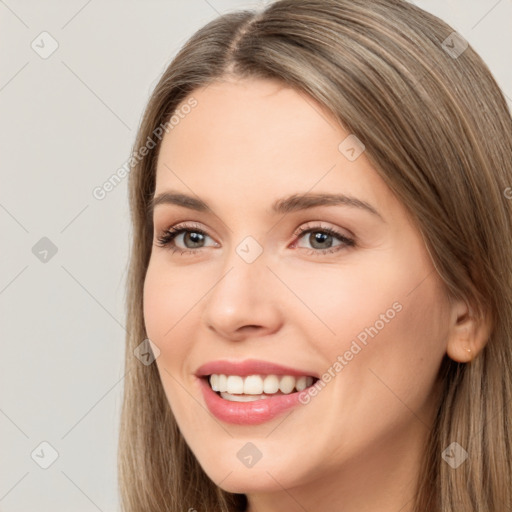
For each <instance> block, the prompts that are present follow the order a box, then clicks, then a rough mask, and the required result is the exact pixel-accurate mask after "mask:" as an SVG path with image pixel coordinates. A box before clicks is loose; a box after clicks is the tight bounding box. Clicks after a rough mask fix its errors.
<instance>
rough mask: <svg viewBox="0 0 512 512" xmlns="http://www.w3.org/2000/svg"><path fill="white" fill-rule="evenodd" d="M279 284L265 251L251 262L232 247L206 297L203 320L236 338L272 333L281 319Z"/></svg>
mask: <svg viewBox="0 0 512 512" xmlns="http://www.w3.org/2000/svg"><path fill="white" fill-rule="evenodd" d="M279 284H280V282H279V280H278V279H277V278H276V277H275V275H274V274H273V272H272V271H271V270H270V269H269V268H268V267H267V264H266V260H265V258H264V254H262V255H260V256H259V257H258V258H257V259H256V260H255V261H253V262H251V263H248V262H246V261H244V260H243V259H242V258H241V257H240V256H239V255H238V254H237V253H236V252H235V251H233V254H231V255H230V257H229V259H228V261H226V265H225V266H223V267H222V273H219V277H218V279H217V280H216V281H215V283H214V284H213V286H212V287H211V289H210V292H209V293H207V295H206V297H205V301H204V302H203V311H202V322H203V323H204V325H205V326H206V327H207V328H208V329H209V330H210V331H213V332H215V333H216V334H217V335H218V336H220V337H222V338H225V339H229V340H233V341H241V340H243V339H246V338H247V337H257V336H265V335H268V334H271V333H273V332H275V331H277V330H278V329H279V328H280V325H281V323H282V313H281V311H280V304H282V301H280V300H279V296H280V293H282V292H283V290H282V289H281V290H280V289H279ZM281 287H282V285H281Z"/></svg>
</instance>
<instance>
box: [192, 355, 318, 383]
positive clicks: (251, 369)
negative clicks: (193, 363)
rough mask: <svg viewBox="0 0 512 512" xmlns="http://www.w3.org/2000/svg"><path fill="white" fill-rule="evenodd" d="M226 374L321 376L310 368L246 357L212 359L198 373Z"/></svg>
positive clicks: (203, 375) (200, 374)
mask: <svg viewBox="0 0 512 512" xmlns="http://www.w3.org/2000/svg"><path fill="white" fill-rule="evenodd" d="M213 373H216V374H224V375H240V377H246V376H247V375H258V374H260V375H293V376H294V377H301V376H302V375H305V376H306V377H307V376H311V377H316V378H319V375H318V374H317V373H315V372H310V371H309V370H301V369H297V368H290V367H287V366H282V365H280V364H275V363H270V362H268V361H260V360H257V359H246V360H245V361H227V360H221V361H211V362H209V363H206V364H203V365H202V366H200V367H199V368H198V369H197V371H196V375H197V376H198V377H205V376H206V375H212V374H213Z"/></svg>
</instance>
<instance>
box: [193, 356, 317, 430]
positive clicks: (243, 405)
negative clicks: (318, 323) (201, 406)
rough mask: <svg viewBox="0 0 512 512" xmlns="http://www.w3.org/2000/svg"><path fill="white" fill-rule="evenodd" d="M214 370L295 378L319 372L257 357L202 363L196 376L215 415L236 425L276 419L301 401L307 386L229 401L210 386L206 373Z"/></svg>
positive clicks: (216, 372) (241, 374)
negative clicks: (295, 390)
mask: <svg viewBox="0 0 512 512" xmlns="http://www.w3.org/2000/svg"><path fill="white" fill-rule="evenodd" d="M214 373H215V374H224V375H240V376H241V377H245V376H247V375H269V374H270V375H293V376H295V377H300V376H303V375H304V376H311V377H315V378H318V374H316V373H315V372H310V371H309V370H300V369H297V368H290V367H286V366H282V365H279V364H274V363H270V362H268V361H259V360H256V359H247V360H245V361H227V360H224V361H211V362H209V363H206V364H203V365H202V366H200V367H199V368H198V369H197V371H196V376H197V377H198V381H199V386H200V389H201V392H202V394H203V398H204V401H205V402H206V406H207V407H208V409H209V410H210V412H211V413H212V414H213V415H214V416H215V417H216V418H218V419H220V420H222V421H225V422H227V423H233V424H237V425H258V424H260V423H264V422H266V421H269V420H271V419H273V418H275V417H276V416H278V415H279V414H281V413H282V412H284V411H286V410H287V409H290V408H291V407H295V406H296V405H299V404H300V403H301V402H300V400H299V397H300V395H301V393H306V392H307V389H308V388H306V389H305V390H303V391H300V392H294V393H290V394H288V395H275V396H273V397H271V398H264V399H261V400H254V401H253V402H230V401H229V400H224V398H222V397H221V396H220V395H218V394H217V393H216V392H215V391H213V390H212V388H211V387H210V384H209V383H208V378H207V376H208V375H212V374H214Z"/></svg>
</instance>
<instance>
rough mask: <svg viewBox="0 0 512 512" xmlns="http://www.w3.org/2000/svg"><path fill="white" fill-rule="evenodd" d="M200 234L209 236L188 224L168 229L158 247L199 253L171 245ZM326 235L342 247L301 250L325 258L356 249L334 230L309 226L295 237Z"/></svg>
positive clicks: (301, 228) (349, 240) (186, 252)
mask: <svg viewBox="0 0 512 512" xmlns="http://www.w3.org/2000/svg"><path fill="white" fill-rule="evenodd" d="M187 232H189V233H200V234H201V235H204V236H209V235H208V234H207V233H206V232H205V231H203V230H202V229H201V228H199V227H198V226H195V225H187V224H178V225H177V226H173V227H170V228H168V229H166V230H165V231H164V232H163V233H162V234H161V235H160V236H159V237H158V238H157V241H158V243H157V244H156V245H157V246H158V247H164V248H168V249H169V250H170V251H171V252H172V253H173V254H174V253H175V252H178V251H180V255H183V254H188V253H197V252H199V250H200V249H204V248H205V247H199V248H198V249H180V248H178V247H176V246H175V245H171V243H172V242H173V241H174V239H175V238H176V237H177V236H178V235H180V234H181V233H187ZM312 232H313V233H316V232H318V233H324V234H327V235H330V236H333V237H335V238H337V239H338V240H339V241H340V242H343V243H342V244H341V245H338V246H336V247H334V248H329V249H307V248H305V247H300V248H299V249H305V250H306V251H308V254H309V255H314V256H323V255H325V254H329V253H335V252H338V251H340V250H342V249H343V248H347V247H355V245H356V244H355V241H354V240H353V239H352V238H348V237H347V236H345V235H343V234H341V233H339V232H338V231H336V230H334V229H332V228H323V227H321V226H313V227H311V226H307V227H300V228H299V229H298V230H297V231H296V232H295V233H294V236H295V237H297V238H301V237H302V236H304V235H305V234H307V233H312Z"/></svg>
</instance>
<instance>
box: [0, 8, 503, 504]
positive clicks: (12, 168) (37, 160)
mask: <svg viewBox="0 0 512 512" xmlns="http://www.w3.org/2000/svg"><path fill="white" fill-rule="evenodd" d="M264 3H265V2H263V1H261V2H245V1H235V0H208V1H206V0H188V1H185V0H182V1H176V0H174V1H162V0H161V1H157V0H153V1H146V2H143V1H141V0H139V1H133V0H132V1H120V0H118V1H106V0H104V1H99V0H89V1H85V0H72V1H67V2H58V1H56V0H54V1H35V0H32V1H21V0H5V1H2V0H0V38H1V46H0V52H1V66H0V130H1V132H0V144H1V146H0V169H1V181H0V228H1V233H2V234H1V240H2V244H1V248H0V253H1V255H2V260H1V267H0V312H1V329H2V330H1V340H2V350H1V357H0V391H1V394H0V440H1V452H0V453H1V457H0V511H2V512H21V511H23V512H28V511H33V510H38V511H39V512H45V511H52V512H59V511H70V510H73V511H75V512H80V511H83V512H94V511H97V510H100V511H103V512H106V511H115V510H118V497H117V487H116V486H117V480H116V450H117V435H118V418H119V412H120V404H121V393H122V386H123V357H124V335H125V330H124V327H123V326H124V323H125V314H124V280H125V277H126V266H127V256H128V247H129V240H130V225H129V212H128V208H127V194H126V192H127V190H126V180H124V182H123V183H121V184H120V185H119V186H118V187H116V189H114V190H113V191H112V192H110V193H109V194H108V195H107V197H106V198H105V199H104V200H102V201H99V200H97V199H95V198H94V197H93V195H92V190H93V188H94V187H96V186H100V185H101V184H102V183H103V182H104V181H106V180H107V179H108V178H109V176H110V175H111V174H113V173H114V172H115V171H116V170H117V169H118V167H120V166H121V165H122V164H123V163H124V162H125V161H126V159H127V158H128V156H129V153H130V150H131V145H132V143H133V140H134V137H135V133H136V130H137V126H138V123H139V121H140V117H141V115H142V111H143V108H144V106H145V104H146V101H147V99H148V97H149V93H150V91H151V90H152V88H153V87H154V85H155V84H156V82H157V80H158V78H159V76H160V74H161V73H162V72H163V70H164V69H165V67H166V66H167V64H168V63H169V62H170V60H171V59H172V57H173V56H174V55H175V53H176V52H177V50H178V49H179V48H180V47H181V46H182V44H183V43H184V42H185V40H186V39H187V38H188V37H189V36H190V35H192V33H193V32H194V31H195V30H196V29H198V28H199V27H201V26H202V25H204V24H205V23H206V22H208V21H209V20H211V19H213V18H214V17H216V16H217V15H218V14H220V13H224V12H226V11H229V10H233V9H238V8H252V7H257V6H261V5H263V4H264ZM415 3H416V4H417V5H419V6H420V7H422V8H424V9H426V10H428V11H430V12H432V13H434V14H436V15H438V16H440V17H441V18H443V19H444V20H446V21H447V22H448V23H450V24H451V25H452V26H453V27H454V29H455V30H457V31H458V32H459V33H460V34H461V35H463V37H464V38H465V39H467V40H468V41H469V42H470V44H472V45H473V46H474V48H475V49H476V50H477V51H478V52H479V53H480V54H481V55H482V57H483V58H484V60H485V61H486V62H487V63H488V65H489V67H490V69H491V71H492V72H493V74H494V75H495V77H496V79H497V81H498V83H499V84H500V86H501V87H502V89H503V91H504V92H505V94H506V95H507V97H508V101H509V105H511V106H512V70H511V64H512V30H511V28H512V0H500V1H496V0H474V1H473V0H472V1H464V0H458V1H451V2H450V1H446V0H434V1H419V0H418V1H416V2H415ZM43 31H47V32H49V33H50V34H51V36H52V37H53V38H54V39H55V40H56V41H57V42H58V45H59V46H58V49H57V50H56V51H55V52H54V53H53V54H52V55H51V56H50V57H49V58H47V59H43V58H41V57H40V56H39V55H38V53H36V52H35V51H34V50H33V49H32V47H31V43H32V41H33V40H36V43H37V41H39V39H38V36H39V34H40V33H41V32H43ZM39 44H40V46H41V45H42V43H39ZM48 44H49V42H48V40H47V41H46V43H45V48H48V47H49V46H48ZM42 237H47V238H49V239H50V240H51V241H52V243H53V244H55V246H56V247H57V249H58V252H57V253H56V254H55V255H54V256H53V257H50V256H51V254H49V255H48V256H47V260H48V261H46V262H45V263H44V262H42V261H40V260H39V259H38V258H37V257H36V256H35V255H34V254H33V252H32V248H33V246H34V245H35V244H36V243H37V242H38V241H39V240H40V239H41V238H42ZM41 257H43V254H41ZM43 441H46V442H48V443H50V444H51V445H52V446H53V447H54V449H55V450H56V451H57V452H58V454H59V456H58V458H57V459H56V460H55V462H54V463H53V464H52V465H51V466H50V467H49V468H48V469H42V468H41V467H40V466H39V465H38V464H36V462H35V461H34V460H33V458H32V456H31V454H32V453H33V451H34V450H35V449H36V451H35V454H34V459H36V460H38V461H43V462H44V460H50V459H49V457H50V456H51V454H50V450H49V449H48V448H45V447H44V446H43V447H42V448H38V446H39V445H40V443H41V442H43ZM41 450H42V451H41Z"/></svg>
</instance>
